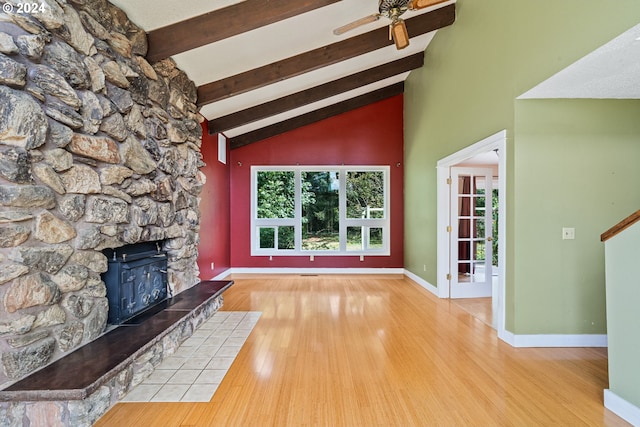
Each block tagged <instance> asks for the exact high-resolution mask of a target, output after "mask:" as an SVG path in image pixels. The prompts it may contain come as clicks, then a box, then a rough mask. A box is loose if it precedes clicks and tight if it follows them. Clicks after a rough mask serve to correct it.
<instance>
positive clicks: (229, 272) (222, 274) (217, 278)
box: [209, 268, 231, 280]
mask: <svg viewBox="0 0 640 427" xmlns="http://www.w3.org/2000/svg"><path fill="white" fill-rule="evenodd" d="M230 274H231V269H230V268H227V269H226V270H225V271H223V272H222V273H220V274H218V275H217V276H216V277H213V278H211V279H209V280H223V279H226V278H227V276H229V275H230Z"/></svg>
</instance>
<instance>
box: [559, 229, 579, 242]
mask: <svg viewBox="0 0 640 427" xmlns="http://www.w3.org/2000/svg"><path fill="white" fill-rule="evenodd" d="M575 238H576V229H575V228H571V227H563V228H562V240H573V239H575Z"/></svg>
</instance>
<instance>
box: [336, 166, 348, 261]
mask: <svg viewBox="0 0 640 427" xmlns="http://www.w3.org/2000/svg"><path fill="white" fill-rule="evenodd" d="M338 173H339V174H340V180H339V183H340V186H339V190H338V214H339V215H338V217H339V221H340V226H339V233H340V236H339V241H340V252H346V251H347V169H346V168H344V167H342V168H338Z"/></svg>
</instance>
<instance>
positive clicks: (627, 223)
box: [600, 210, 640, 242]
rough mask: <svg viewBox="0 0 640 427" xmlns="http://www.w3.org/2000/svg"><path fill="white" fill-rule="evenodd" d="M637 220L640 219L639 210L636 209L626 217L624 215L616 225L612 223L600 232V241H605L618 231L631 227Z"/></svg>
mask: <svg viewBox="0 0 640 427" xmlns="http://www.w3.org/2000/svg"><path fill="white" fill-rule="evenodd" d="M639 220H640V210H637V211H635V212H634V213H632V214H631V215H629V216H628V217H626V218H625V219H623V220H622V221H620V222H619V223H617V224H616V225H614V226H613V227H611V228H610V229H608V230H607V231H605V232H604V233H602V234H601V235H600V241H602V242H606V241H607V240H609V239H610V238H612V237H613V236H615V235H617V234H618V233H620V232H621V231H622V230H625V229H627V228H629V227H631V226H632V225H633V224H635V223H636V222H638V221H639Z"/></svg>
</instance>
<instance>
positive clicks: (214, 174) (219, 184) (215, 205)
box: [198, 121, 231, 280]
mask: <svg viewBox="0 0 640 427" xmlns="http://www.w3.org/2000/svg"><path fill="white" fill-rule="evenodd" d="M202 132H203V135H202V157H203V161H204V162H205V163H206V166H204V167H203V168H201V169H200V170H201V171H202V172H203V173H204V174H205V176H206V177H207V182H206V183H205V185H204V187H203V189H202V194H201V201H200V213H201V215H202V216H201V219H200V244H199V246H198V251H199V254H198V267H199V268H200V279H202V280H208V279H211V278H213V277H215V276H217V275H218V274H220V273H222V272H223V271H225V270H227V269H229V267H230V266H231V245H230V230H231V220H230V214H229V205H230V198H229V188H230V176H229V162H228V161H227V164H226V165H225V164H224V163H220V162H219V161H218V135H217V134H215V135H209V128H208V125H207V122H206V121H205V122H203V123H202ZM228 151H229V150H228V143H227V153H228ZM227 160H228V159H227ZM212 262H213V263H214V265H215V269H213V270H212V269H211V263H212Z"/></svg>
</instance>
